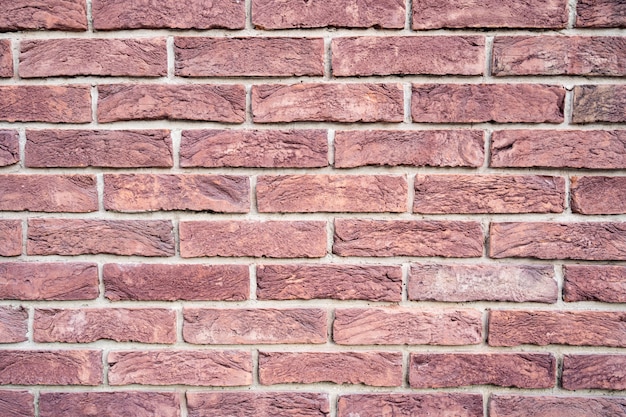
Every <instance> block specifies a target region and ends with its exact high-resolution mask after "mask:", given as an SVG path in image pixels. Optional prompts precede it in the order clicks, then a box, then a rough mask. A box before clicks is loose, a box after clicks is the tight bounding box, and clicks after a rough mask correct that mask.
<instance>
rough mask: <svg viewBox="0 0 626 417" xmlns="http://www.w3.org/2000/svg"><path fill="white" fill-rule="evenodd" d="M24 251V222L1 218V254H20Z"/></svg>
mask: <svg viewBox="0 0 626 417" xmlns="http://www.w3.org/2000/svg"><path fill="white" fill-rule="evenodd" d="M21 253H22V222H20V221H19V220H0V256H18V255H20V254H21Z"/></svg>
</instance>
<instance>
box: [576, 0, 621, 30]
mask: <svg viewBox="0 0 626 417" xmlns="http://www.w3.org/2000/svg"><path fill="white" fill-rule="evenodd" d="M576 26H577V27H597V28H602V27H609V28H610V27H622V28H623V27H625V26H626V5H625V4H624V3H623V2H621V1H615V0H578V2H577V3H576Z"/></svg>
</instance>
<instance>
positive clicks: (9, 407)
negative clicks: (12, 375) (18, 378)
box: [0, 390, 35, 417]
mask: <svg viewBox="0 0 626 417" xmlns="http://www.w3.org/2000/svg"><path fill="white" fill-rule="evenodd" d="M0 415H2V416H7V417H8V416H11V417H33V416H34V415H35V398H34V396H33V394H31V393H30V392H28V391H9V390H1V391H0Z"/></svg>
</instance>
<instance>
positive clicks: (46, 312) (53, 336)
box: [33, 308, 176, 343]
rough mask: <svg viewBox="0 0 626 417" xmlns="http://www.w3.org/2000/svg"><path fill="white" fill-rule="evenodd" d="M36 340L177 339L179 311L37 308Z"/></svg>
mask: <svg viewBox="0 0 626 417" xmlns="http://www.w3.org/2000/svg"><path fill="white" fill-rule="evenodd" d="M33 338H34V340H35V342H37V343H46V342H62V343H90V342H95V341H97V340H102V339H109V340H114V341H116V342H140V343H174V342H176V312H175V311H174V310H168V309H163V308H161V309H159V308H141V309H137V308H134V309H128V308H81V309H43V308H38V309H36V310H35V320H34V324H33Z"/></svg>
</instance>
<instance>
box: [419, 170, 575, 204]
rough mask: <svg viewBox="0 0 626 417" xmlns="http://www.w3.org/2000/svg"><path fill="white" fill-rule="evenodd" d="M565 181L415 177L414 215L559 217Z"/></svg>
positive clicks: (513, 177) (517, 177) (533, 177)
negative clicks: (541, 214) (527, 215)
mask: <svg viewBox="0 0 626 417" xmlns="http://www.w3.org/2000/svg"><path fill="white" fill-rule="evenodd" d="M564 208H565V180H564V179H563V178H562V177H548V176H539V175H475V174H474V175H416V176H415V199H414V201H413V212H414V213H435V214H446V213H561V212H562V211H563V210H564Z"/></svg>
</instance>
